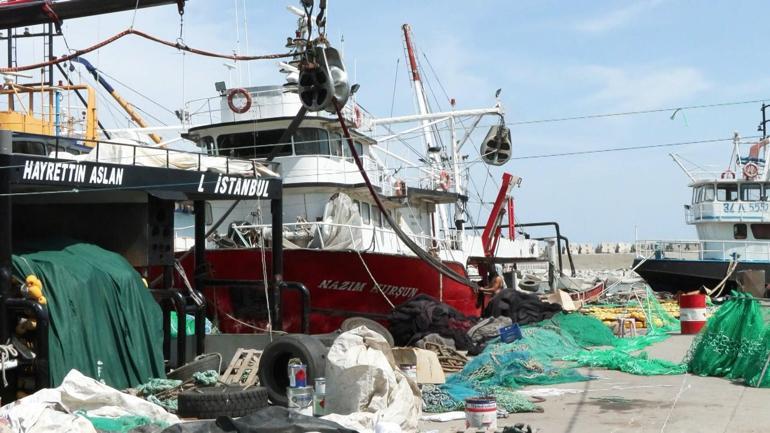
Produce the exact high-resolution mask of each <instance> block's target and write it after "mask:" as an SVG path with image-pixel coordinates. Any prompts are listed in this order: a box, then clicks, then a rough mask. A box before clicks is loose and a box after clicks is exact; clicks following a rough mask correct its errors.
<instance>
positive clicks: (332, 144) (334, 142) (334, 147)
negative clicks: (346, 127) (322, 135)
mask: <svg viewBox="0 0 770 433" xmlns="http://www.w3.org/2000/svg"><path fill="white" fill-rule="evenodd" d="M335 137H336V138H335ZM342 146H343V144H342V134H340V133H339V132H336V131H329V153H330V154H331V156H334V157H337V158H342V157H344V156H345V153H344V151H343V150H342Z"/></svg>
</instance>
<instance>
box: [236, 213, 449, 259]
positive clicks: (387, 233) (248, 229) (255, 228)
mask: <svg viewBox="0 0 770 433" xmlns="http://www.w3.org/2000/svg"><path fill="white" fill-rule="evenodd" d="M271 227H272V226H271V225H270V224H240V225H233V226H232V228H233V229H235V233H236V236H237V237H238V239H237V240H238V241H239V243H240V244H241V245H244V246H245V247H247V248H254V247H258V246H259V239H260V238H262V239H264V236H266V235H268V234H269V233H270V228H271ZM283 228H284V237H286V236H287V234H289V233H297V232H304V233H306V234H307V235H308V236H309V237H313V238H314V239H315V238H316V236H315V235H316V234H317V233H323V232H324V229H325V228H326V229H334V228H337V229H342V230H345V231H347V235H348V236H349V237H350V239H351V242H354V241H353V240H354V239H361V242H360V244H359V245H358V246H357V247H355V248H354V249H356V250H359V251H372V252H380V253H398V254H411V251H410V250H409V249H408V248H407V247H406V245H405V244H404V243H403V242H402V241H401V240H400V239H398V236H397V235H396V233H395V231H393V230H392V229H390V228H387V227H376V226H368V225H360V226H357V225H352V224H336V223H327V222H321V221H317V222H298V223H285V224H283ZM250 233H253V234H257V236H250ZM359 235H360V236H359ZM409 237H410V238H411V239H413V240H415V241H416V242H417V243H418V244H419V245H420V246H421V247H423V248H425V249H427V250H436V251H438V250H449V249H451V248H452V246H453V245H454V244H455V242H454V241H455V240H454V239H452V238H438V237H434V236H428V235H421V234H410V235H409ZM317 238H318V240H319V247H320V249H327V247H329V246H328V245H326V243H325V241H324V236H317ZM288 240H291V239H288ZM354 245H355V244H354ZM345 249H350V248H345Z"/></svg>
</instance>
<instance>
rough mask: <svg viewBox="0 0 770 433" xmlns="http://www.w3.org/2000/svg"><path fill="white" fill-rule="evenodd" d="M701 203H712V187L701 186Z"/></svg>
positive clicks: (713, 195)
mask: <svg viewBox="0 0 770 433" xmlns="http://www.w3.org/2000/svg"><path fill="white" fill-rule="evenodd" d="M702 188H703V201H714V197H715V194H714V185H703V187H702Z"/></svg>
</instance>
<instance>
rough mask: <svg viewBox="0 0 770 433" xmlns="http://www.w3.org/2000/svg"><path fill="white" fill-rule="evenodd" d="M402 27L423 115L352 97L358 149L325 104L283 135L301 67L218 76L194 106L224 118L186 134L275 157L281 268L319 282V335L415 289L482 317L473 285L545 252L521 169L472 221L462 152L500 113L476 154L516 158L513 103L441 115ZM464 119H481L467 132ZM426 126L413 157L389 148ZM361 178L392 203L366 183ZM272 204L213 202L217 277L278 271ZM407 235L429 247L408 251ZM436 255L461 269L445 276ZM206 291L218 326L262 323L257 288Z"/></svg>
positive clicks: (350, 115) (497, 160)
mask: <svg viewBox="0 0 770 433" xmlns="http://www.w3.org/2000/svg"><path fill="white" fill-rule="evenodd" d="M304 31H305V29H302V28H300V29H298V33H302V32H304ZM403 35H404V42H405V44H406V47H407V50H406V56H407V61H408V64H409V66H410V77H411V83H412V85H413V88H414V90H415V101H416V105H417V107H418V113H416V114H414V115H407V116H400V117H389V118H377V117H375V116H373V115H372V114H371V113H369V112H368V111H367V110H366V109H365V108H364V107H362V106H361V105H359V104H358V103H356V101H355V97H353V98H351V99H350V100H349V101H348V103H347V104H346V105H345V106H344V107H343V109H342V111H341V112H342V117H343V123H344V127H345V128H349V131H350V136H351V137H350V138H351V139H352V142H353V149H350V148H349V146H348V144H347V142H346V140H345V132H344V131H343V129H344V128H343V126H342V125H341V124H340V123H339V122H338V119H337V118H336V116H334V115H332V114H330V113H328V112H325V111H320V112H314V113H313V112H310V113H307V114H306V115H305V116H304V117H303V118H302V120H301V122H299V124H298V126H297V127H296V130H295V131H294V132H293V133H292V134H288V135H287V134H286V131H287V130H288V129H289V128H292V122H294V121H295V114H296V113H298V111H299V110H300V109H301V108H302V106H303V101H302V99H301V98H302V92H301V90H298V81H299V78H298V72H299V71H298V69H297V68H296V63H294V64H292V62H287V63H282V64H281V65H280V66H281V72H283V73H284V76H285V82H283V83H281V84H278V85H273V86H260V87H243V88H240V87H239V88H227V87H225V86H224V83H218V85H217V87H216V88H217V91H218V95H217V96H216V97H214V98H210V99H207V100H204V101H200V100H199V101H193V102H192V103H191V104H190V105H191V106H198V107H206V109H205V110H199V111H196V110H190V117H191V119H192V123H193V124H195V123H196V120H197V119H199V118H209V119H210V118H214V119H215V121H210V122H206V123H205V124H200V123H198V124H197V125H196V126H193V127H190V128H189V130H188V131H187V133H186V134H185V137H186V138H188V139H190V140H192V141H194V142H195V143H197V144H198V146H200V147H201V149H202V150H204V151H205V152H207V153H208V154H211V155H231V156H238V157H242V158H249V159H255V160H259V161H267V160H270V161H272V162H273V163H275V164H276V168H275V170H276V172H278V173H279V174H280V175H281V176H282V178H283V179H284V196H283V201H284V204H283V205H284V212H283V221H282V223H283V233H284V236H283V239H282V242H283V244H284V258H283V261H284V278H286V279H287V280H292V281H299V282H302V283H303V284H304V285H305V286H306V287H307V288H308V289H309V292H310V299H311V314H310V322H311V330H312V331H313V332H328V331H331V330H334V329H337V328H338V327H339V325H340V323H341V322H342V321H343V320H344V319H345V318H347V317H351V316H364V317H368V318H372V319H378V320H382V319H385V318H386V317H387V315H388V313H389V312H390V311H391V310H392V309H393V307H394V306H396V305H398V304H400V303H402V302H404V301H406V300H408V299H410V298H412V297H414V296H415V295H418V294H427V295H430V296H433V297H434V298H436V299H438V300H441V301H443V302H446V303H448V304H450V305H452V306H453V307H455V308H457V309H458V310H460V311H461V312H463V313H465V314H469V315H478V314H479V313H480V307H481V304H479V303H478V302H477V301H478V297H479V294H478V287H476V286H475V283H479V284H484V280H485V279H486V271H487V270H489V269H491V268H492V267H494V265H495V264H497V265H498V268H499V269H500V270H503V271H504V273H505V274H507V277H508V280H509V282H511V283H512V280H513V276H512V275H513V269H514V263H516V262H517V261H520V260H540V256H541V253H542V252H541V247H540V243H539V242H538V241H535V240H530V239H525V238H523V237H519V238H516V237H515V236H514V235H515V230H514V224H515V218H514V213H513V212H514V202H513V197H512V190H513V188H515V187H516V186H518V185H519V184H520V182H521V179H520V178H518V177H516V176H513V175H511V174H508V173H505V174H504V175H503V176H502V179H501V180H500V181H499V182H500V184H499V185H500V186H499V191H498V194H497V196H496V199H495V202H494V203H493V205H492V212H491V214H490V217H489V218H488V219H487V223H486V225H484V226H482V227H481V228H476V229H468V227H472V226H476V224H469V221H468V220H469V212H467V210H466V208H467V202H468V190H469V188H468V185H469V178H468V176H469V170H467V169H466V168H465V167H466V165H467V163H466V162H465V161H464V160H463V157H462V156H461V155H460V152H461V150H465V149H463V145H464V144H465V143H466V142H467V141H468V140H469V138H470V137H471V136H472V135H473V133H474V131H475V130H476V128H477V127H476V125H478V124H479V122H480V121H481V120H482V119H484V118H492V120H493V123H494V124H493V125H492V127H491V128H490V130H489V132H488V133H487V135H486V138H485V140H484V143H483V144H482V145H481V147H480V148H477V149H475V150H474V152H475V154H476V156H475V159H476V160H477V162H480V163H482V164H489V165H493V166H499V165H502V164H504V163H505V162H506V161H507V160H508V159H509V158H510V156H511V143H510V135H509V132H508V130H507V128H505V126H504V117H503V116H504V111H503V107H502V104H501V103H500V102H499V100H498V101H495V102H494V105H493V106H491V107H489V108H482V109H469V110H460V109H456V107H455V106H454V103H452V106H451V110H450V111H446V112H430V111H429V109H428V103H427V95H426V94H425V91H424V89H423V83H422V81H421V75H420V72H419V71H420V69H419V66H418V64H417V56H416V55H415V51H414V50H415V49H414V45H413V42H412V34H411V29H410V27H409V26H408V25H404V26H403ZM208 107H217V108H216V109H214V110H210V109H208ZM461 122H463V124H466V125H471V124H472V126H468V127H466V128H464V129H463V130H462V131H459V132H458V129H460V128H459V127H458V125H460V123H461ZM409 124H412V126H411V127H407V128H406V129H402V130H401V131H399V132H396V131H394V128H395V127H396V126H399V125H409ZM460 132H462V134H464V136H461V135H460ZM415 134H417V135H418V136H420V137H421V141H422V150H421V151H418V152H416V153H418V160H417V161H414V162H413V161H412V160H410V159H408V158H406V155H404V154H403V153H399V150H397V148H398V146H395V145H394V146H390V145H391V144H392V143H397V144H403V142H404V140H405V139H406V138H407V136H409V135H411V136H415ZM281 137H287V138H288V139H286V138H284V139H282V138H281ZM443 143H447V144H446V145H444V144H443ZM407 146H409V144H408V143H407ZM402 148H403V146H402ZM466 149H467V148H466ZM466 151H467V150H466ZM402 152H403V150H402ZM353 153H355V154H356V155H354V154H353ZM356 157H358V158H359V159H360V162H361V163H362V165H363V169H364V173H362V172H361V170H359V168H358V166H357V165H356V161H355V159H356ZM364 174H365V175H366V177H367V178H368V180H370V181H371V185H372V187H373V190H374V191H375V193H376V195H377V198H379V201H380V202H381V204H382V205H384V208H381V207H380V206H379V205H378V203H377V200H376V199H375V197H374V196H373V195H372V194H371V191H370V190H369V189H368V188H367V179H364ZM496 181H498V180H497V179H492V182H496ZM230 187H233V188H238V186H237V185H236V186H232V185H228V186H227V188H230ZM266 206H267V204H265V203H260V202H259V201H253V200H250V201H241V202H239V203H226V202H220V203H216V204H214V205H213V206H212V209H211V220H212V221H219V222H220V223H221V224H220V225H219V227H220V228H219V229H216V230H213V231H212V233H211V237H210V238H209V239H210V242H211V243H212V244H213V247H214V248H212V249H210V250H209V251H208V262H209V263H210V269H209V270H208V272H209V276H212V277H215V278H217V279H219V280H220V281H225V282H227V281H228V280H230V281H233V282H235V281H237V280H242V279H253V278H256V277H259V276H260V275H262V274H263V273H264V272H268V271H269V268H270V266H271V254H270V246H271V245H272V243H273V242H274V240H273V239H270V238H269V236H266V235H265V234H266V232H267V231H269V227H270V224H271V222H270V221H264V220H263V219H262V215H266V214H268V213H269V209H268V208H267V207H266ZM383 211H384V212H383ZM385 213H387V215H385ZM389 220H390V221H393V222H395V223H396V224H397V225H398V229H400V230H394V228H393V227H392V226H391V225H390V223H389V222H388V221H389ZM482 229H483V231H482ZM503 229H506V231H507V233H506V235H505V236H504V235H502V232H503ZM399 231H400V232H402V233H406V235H407V236H408V237H409V239H411V240H412V241H413V242H414V243H415V244H416V245H417V246H418V247H419V250H422V252H420V251H419V250H418V251H415V249H414V248H410V246H409V245H407V242H405V239H403V238H401V237H400V236H399V233H398V232H399ZM426 256H430V258H433V259H434V262H438V263H440V264H441V266H444V267H445V268H446V269H448V270H449V273H454V274H455V275H456V276H459V278H452V277H451V275H449V276H448V275H447V272H444V271H442V270H441V269H438V268H437V266H436V265H435V264H434V263H431V260H426ZM190 266H191V263H189V262H188V263H186V268H187V269H190ZM472 280H474V281H472ZM206 295H207V299H208V300H209V304H210V305H213V310H214V311H213V313H214V315H215V316H217V319H218V323H219V326H220V328H221V329H223V330H225V331H227V332H252V331H253V330H254V329H255V328H257V329H259V328H262V327H263V326H265V317H264V311H265V309H264V308H263V307H264V305H265V301H264V296H262V297H260V296H259V294H258V293H256V292H255V291H253V290H252V291H248V290H243V289H242V288H239V287H237V285H229V284H222V285H220V286H213V285H212V286H210V287H208V288H207V289H206ZM284 296H285V297H287V299H285V300H284V302H283V303H282V304H283V305H284V306H285V307H284V314H283V324H284V328H285V329H289V330H291V329H298V328H297V327H298V326H299V320H300V318H299V315H298V314H297V313H298V311H296V310H294V309H293V307H292V306H293V305H298V304H299V302H295V301H297V300H292V299H291V297H292V296H293V294H286V295H284ZM262 329H263V328H262Z"/></svg>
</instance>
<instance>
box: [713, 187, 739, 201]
mask: <svg viewBox="0 0 770 433" xmlns="http://www.w3.org/2000/svg"><path fill="white" fill-rule="evenodd" d="M720 191H725V196H724V199H720V198H719V197H720V196H719V192H720ZM728 192H732V193H733V194H734V197H733V199H732V200H728V199H727V198H728V197H729V194H728ZM739 197H740V196H739V194H738V184H736V183H727V184H717V201H719V202H724V203H730V202H734V201H738V198H739Z"/></svg>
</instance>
